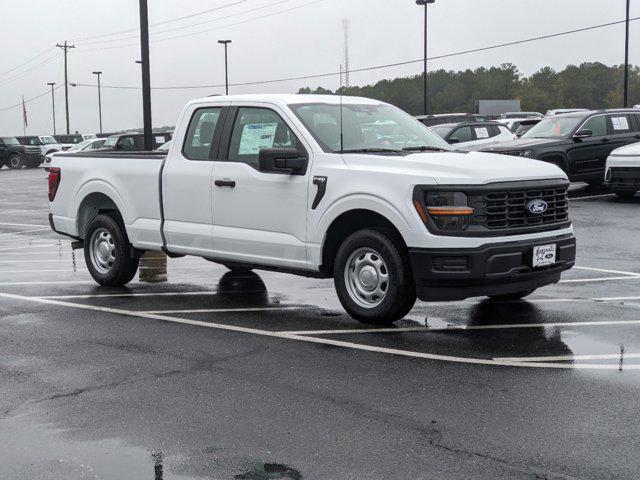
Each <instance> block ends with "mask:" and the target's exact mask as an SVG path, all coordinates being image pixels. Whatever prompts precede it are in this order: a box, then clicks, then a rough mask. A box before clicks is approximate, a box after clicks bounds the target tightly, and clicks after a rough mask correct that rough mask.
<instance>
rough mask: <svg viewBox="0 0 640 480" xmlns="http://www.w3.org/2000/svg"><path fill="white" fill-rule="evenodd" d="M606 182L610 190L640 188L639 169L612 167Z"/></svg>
mask: <svg viewBox="0 0 640 480" xmlns="http://www.w3.org/2000/svg"><path fill="white" fill-rule="evenodd" d="M609 172H610V176H609V180H608V184H609V187H611V188H627V187H638V188H640V168H638V167H612V168H610V169H609Z"/></svg>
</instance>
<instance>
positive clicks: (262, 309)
mask: <svg viewBox="0 0 640 480" xmlns="http://www.w3.org/2000/svg"><path fill="white" fill-rule="evenodd" d="M41 298H42V297H41ZM304 308H305V307H300V306H293V307H255V308H252V307H246V308H201V309H195V310H144V313H152V314H160V315H162V314H168V313H235V312H268V311H272V310H273V311H277V310H303V309H304Z"/></svg>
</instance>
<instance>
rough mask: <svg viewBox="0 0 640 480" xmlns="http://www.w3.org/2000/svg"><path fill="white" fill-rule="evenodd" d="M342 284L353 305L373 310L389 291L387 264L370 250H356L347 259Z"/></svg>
mask: <svg viewBox="0 0 640 480" xmlns="http://www.w3.org/2000/svg"><path fill="white" fill-rule="evenodd" d="M344 283H345V285H346V287H347V292H348V293H349V297H351V299H352V300H353V301H354V302H355V303H357V304H358V305H359V306H361V307H364V308H375V307H377V306H378V305H380V304H381V303H382V302H383V301H384V299H385V297H386V296H387V292H388V290H389V270H388V268H387V264H386V263H385V262H384V260H383V259H382V257H381V256H380V254H379V253H378V252H376V251H375V250H373V249H372V248H368V247H362V248H358V249H356V250H355V251H353V252H352V253H351V255H349V258H348V259H347V263H346V265H345V268H344Z"/></svg>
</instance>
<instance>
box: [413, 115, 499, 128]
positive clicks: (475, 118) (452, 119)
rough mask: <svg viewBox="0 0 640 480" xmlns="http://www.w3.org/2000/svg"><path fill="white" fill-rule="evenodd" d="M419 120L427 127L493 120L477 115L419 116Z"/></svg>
mask: <svg viewBox="0 0 640 480" xmlns="http://www.w3.org/2000/svg"><path fill="white" fill-rule="evenodd" d="M416 119H417V120H419V121H420V122H422V123H423V124H424V125H426V126H427V127H433V126H434V125H444V124H446V123H462V122H489V121H491V119H490V118H489V117H485V116H484V115H476V114H475V113H444V114H439V115H418V116H417V117H416Z"/></svg>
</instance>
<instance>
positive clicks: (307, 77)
mask: <svg viewBox="0 0 640 480" xmlns="http://www.w3.org/2000/svg"><path fill="white" fill-rule="evenodd" d="M637 20H640V17H634V18H631V19H630V21H637ZM625 22H626V20H621V21H616V22H609V23H603V24H600V25H592V26H590V27H583V28H578V29H574V30H567V31H564V32H558V33H552V34H549V35H542V36H538V37H532V38H527V39H523V40H516V41H513V42H506V43H499V44H496V45H489V46H486V47H479V48H473V49H470V50H461V51H458V52H453V53H447V54H444V55H438V56H434V57H429V58H428V60H441V59H443V58H450V57H455V56H459V55H466V54H469V53H477V52H483V51H487V50H493V49H497V48H503V47H509V46H513V45H521V44H524V43H530V42H535V41H538V40H546V39H549V38H555V37H560V36H563V35H571V34H575V33H580V32H585V31H588V30H595V29H598V28H604V27H610V26H613V25H619V24H621V23H625ZM423 61H424V59H423V58H419V59H417V60H404V61H401V62H395V63H385V64H383V65H375V66H371V67H363V68H356V69H351V70H349V73H359V72H367V71H372V70H381V69H384V68H391V67H400V66H403V65H411V64H414V63H421V62H423ZM342 73H345V72H342ZM339 74H340V72H327V73H318V74H312V75H301V76H296V77H287V78H277V79H271V80H259V81H252V82H241V83H230V84H229V86H232V87H242V86H252V85H267V84H272V83H283V82H289V81H293V80H312V79H316V78H324V77H333V76H337V75H339ZM76 85H78V86H82V87H95V85H90V84H85V83H77V84H76ZM224 86H225V85H224V84H218V85H181V86H166V87H152V89H153V90H189V89H204V88H222V87H224ZM102 88H112V89H121V90H139V89H140V88H141V87H137V86H125V85H102Z"/></svg>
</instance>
